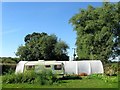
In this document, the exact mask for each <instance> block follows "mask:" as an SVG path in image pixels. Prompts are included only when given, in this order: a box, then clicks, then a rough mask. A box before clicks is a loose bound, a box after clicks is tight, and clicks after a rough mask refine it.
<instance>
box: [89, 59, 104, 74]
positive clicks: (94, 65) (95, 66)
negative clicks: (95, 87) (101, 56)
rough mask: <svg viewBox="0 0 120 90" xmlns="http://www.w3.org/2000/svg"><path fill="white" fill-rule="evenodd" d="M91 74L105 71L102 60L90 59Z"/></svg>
mask: <svg viewBox="0 0 120 90" xmlns="http://www.w3.org/2000/svg"><path fill="white" fill-rule="evenodd" d="M90 66H91V74H93V73H104V70H103V65H102V62H101V61H90Z"/></svg>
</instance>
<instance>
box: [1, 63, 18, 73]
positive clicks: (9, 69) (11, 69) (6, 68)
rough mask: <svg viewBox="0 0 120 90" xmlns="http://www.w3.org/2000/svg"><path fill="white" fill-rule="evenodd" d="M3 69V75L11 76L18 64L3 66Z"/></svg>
mask: <svg viewBox="0 0 120 90" xmlns="http://www.w3.org/2000/svg"><path fill="white" fill-rule="evenodd" d="M1 67H2V73H1V74H3V75H5V74H11V73H13V72H14V71H15V68H16V64H1Z"/></svg>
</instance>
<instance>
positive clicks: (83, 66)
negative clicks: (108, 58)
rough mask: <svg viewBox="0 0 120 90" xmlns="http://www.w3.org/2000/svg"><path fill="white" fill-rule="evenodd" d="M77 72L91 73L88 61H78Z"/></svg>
mask: <svg viewBox="0 0 120 90" xmlns="http://www.w3.org/2000/svg"><path fill="white" fill-rule="evenodd" d="M77 64H78V73H77V74H81V73H87V74H88V75H89V74H91V66H90V63H89V62H88V61H78V62H77Z"/></svg>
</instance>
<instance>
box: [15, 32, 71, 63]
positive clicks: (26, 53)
mask: <svg viewBox="0 0 120 90" xmlns="http://www.w3.org/2000/svg"><path fill="white" fill-rule="evenodd" d="M24 41H25V45H22V46H20V47H19V48H18V50H17V52H16V55H17V56H19V57H20V59H21V60H29V61H32V60H40V59H44V60H69V57H68V56H67V49H68V48H69V47H68V45H67V44H66V43H65V42H63V41H61V40H60V41H58V40H57V37H56V36H55V35H54V34H52V35H48V34H47V33H35V32H34V33H32V34H28V35H26V36H25V38H24Z"/></svg>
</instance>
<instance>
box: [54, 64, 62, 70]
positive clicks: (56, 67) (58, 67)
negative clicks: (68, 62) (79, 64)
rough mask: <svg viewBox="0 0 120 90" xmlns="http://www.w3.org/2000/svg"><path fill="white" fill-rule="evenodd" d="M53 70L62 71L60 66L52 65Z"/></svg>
mask: <svg viewBox="0 0 120 90" xmlns="http://www.w3.org/2000/svg"><path fill="white" fill-rule="evenodd" d="M54 69H55V70H61V69H62V66H61V65H54Z"/></svg>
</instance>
